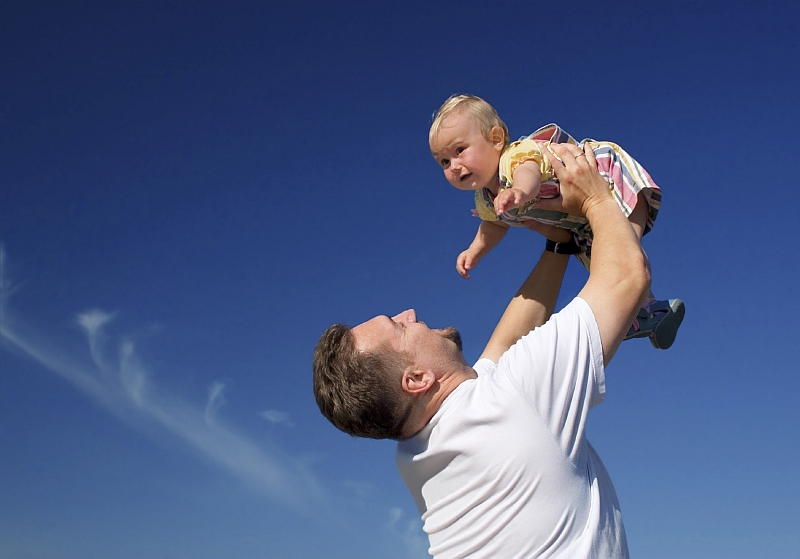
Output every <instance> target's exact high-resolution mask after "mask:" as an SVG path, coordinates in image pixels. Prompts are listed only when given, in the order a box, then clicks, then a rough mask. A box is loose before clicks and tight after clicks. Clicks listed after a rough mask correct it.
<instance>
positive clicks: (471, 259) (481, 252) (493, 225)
mask: <svg viewBox="0 0 800 559" xmlns="http://www.w3.org/2000/svg"><path fill="white" fill-rule="evenodd" d="M507 231H508V225H506V224H505V223H502V222H500V221H481V224H480V225H479V226H478V232H477V233H476V234H475V239H474V240H473V241H472V244H470V245H469V248H468V249H467V250H465V251H464V252H462V253H461V254H459V255H458V259H457V260H456V270H458V273H459V274H461V277H462V278H464V279H469V271H470V270H471V269H472V268H474V267H475V266H477V265H478V262H480V260H481V258H483V257H484V256H486V255H487V254H489V251H490V250H492V249H493V248H494V247H495V246H497V243H499V242H500V241H501V240H503V237H504V236H505V234H506V232H507Z"/></svg>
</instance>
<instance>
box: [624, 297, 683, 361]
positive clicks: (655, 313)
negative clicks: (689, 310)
mask: <svg viewBox="0 0 800 559" xmlns="http://www.w3.org/2000/svg"><path fill="white" fill-rule="evenodd" d="M684 313H685V309H684V306H683V301H681V300H680V299H669V300H668V301H658V300H656V299H648V300H647V301H645V303H644V305H642V308H641V309H639V314H638V315H636V318H635V319H634V321H633V324H632V325H631V327H630V330H628V333H627V334H626V335H625V339H626V340H630V339H631V338H644V337H648V338H650V343H651V344H653V347H655V348H656V349H669V347H670V346H671V345H672V343H673V342H674V341H675V336H676V335H677V334H678V328H679V327H680V325H681V322H683V315H684Z"/></svg>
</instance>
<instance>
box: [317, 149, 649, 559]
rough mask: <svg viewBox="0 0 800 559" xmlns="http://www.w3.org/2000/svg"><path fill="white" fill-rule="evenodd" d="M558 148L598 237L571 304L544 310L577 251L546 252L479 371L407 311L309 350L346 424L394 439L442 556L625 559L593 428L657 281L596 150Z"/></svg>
mask: <svg viewBox="0 0 800 559" xmlns="http://www.w3.org/2000/svg"><path fill="white" fill-rule="evenodd" d="M553 149H554V151H555V152H556V154H557V155H558V156H559V157H560V159H561V160H562V161H563V164H562V163H561V162H559V161H558V160H556V159H554V158H551V160H552V163H553V166H554V168H555V169H556V174H557V175H558V178H559V180H560V181H561V189H562V200H561V204H562V207H563V209H564V210H566V211H568V212H569V213H571V214H577V215H585V216H586V217H587V219H588V220H589V222H590V224H591V226H592V229H593V230H594V234H595V237H594V243H593V246H592V269H591V271H590V274H589V279H588V281H587V282H586V285H585V286H584V287H583V289H582V290H581V292H580V293H579V294H578V297H577V298H575V299H574V300H573V301H572V302H571V303H570V304H569V305H567V306H566V307H565V308H564V309H563V310H562V311H560V312H559V313H557V314H555V315H553V316H552V318H550V315H551V313H552V312H553V309H554V306H555V303H556V299H557V296H558V291H559V288H560V284H561V280H562V278H563V274H564V270H565V269H566V265H567V258H568V256H565V255H561V254H556V253H555V252H545V253H544V254H543V255H542V258H541V260H540V261H539V263H538V264H537V265H536V267H535V268H534V270H533V272H532V273H531V275H530V276H529V277H528V279H527V280H526V281H525V283H524V284H523V286H522V288H521V289H520V291H519V292H518V293H517V295H516V296H515V297H514V299H513V300H512V301H511V303H510V304H509V306H508V308H507V309H506V311H505V313H504V314H503V316H502V318H501V319H500V322H499V324H498V325H497V328H496V329H495V331H494V333H493V334H492V337H491V339H490V340H489V343H488V345H487V346H486V348H485V349H484V351H483V354H482V355H481V358H480V359H479V360H478V362H477V363H476V364H475V366H474V368H473V367H470V366H469V365H468V364H467V363H466V362H465V360H464V357H463V355H462V353H461V347H460V339H459V336H458V333H457V332H456V331H455V329H453V328H446V329H444V330H431V329H429V328H428V327H427V326H426V325H425V324H424V323H423V322H419V321H417V318H416V314H415V312H414V311H413V310H408V311H405V312H402V313H400V314H398V315H396V316H394V317H388V316H377V317H375V318H373V319H372V320H369V321H367V322H365V323H363V324H360V325H358V326H356V327H355V328H353V329H349V328H347V327H346V326H342V325H334V326H332V327H331V328H329V329H328V330H327V331H326V332H325V333H324V334H323V336H322V338H321V339H320V342H319V345H318V346H317V349H316V352H315V355H314V391H315V395H316V398H317V403H318V405H319V407H320V410H321V411H322V413H323V414H324V415H325V416H326V417H327V418H328V419H329V420H330V421H331V422H332V423H333V424H334V425H336V426H337V427H338V428H340V429H342V430H343V431H345V432H347V433H350V434H353V435H357V436H364V437H372V438H393V439H397V440H398V441H399V443H398V446H397V465H398V468H399V470H400V474H401V476H402V477H403V480H404V481H405V483H406V485H407V487H408V489H409V491H410V492H411V494H412V496H413V497H414V500H415V502H416V504H417V506H418V507H419V509H420V512H421V514H422V520H423V522H424V529H425V531H426V532H427V534H428V536H429V538H430V544H431V545H430V553H431V554H432V555H433V556H434V557H437V558H447V559H450V558H456V557H486V558H490V557H491V558H498V559H510V558H517V557H519V558H523V557H525V558H527V557H615V558H617V557H627V555H628V551H627V543H626V540H625V531H624V528H623V525H622V519H621V515H620V511H619V505H618V503H617V498H616V495H615V493H614V488H613V486H612V484H611V480H610V478H609V477H608V474H607V473H606V471H605V468H604V467H603V465H602V462H601V461H600V459H599V457H598V456H597V454H596V453H595V451H594V449H593V448H592V447H591V445H590V444H589V443H588V441H587V440H586V438H585V424H586V417H587V413H588V410H589V409H590V408H591V407H593V406H594V405H596V404H598V403H600V402H601V401H602V399H603V396H604V393H605V377H604V368H605V365H607V364H608V362H609V361H610V360H611V358H612V357H613V355H614V353H615V352H616V350H617V348H618V347H619V344H620V342H621V341H622V339H623V337H624V335H625V333H626V332H627V330H628V327H629V326H630V323H631V321H632V320H633V318H634V315H635V314H636V311H637V310H638V309H639V306H640V304H641V302H642V300H643V299H644V297H645V296H646V295H647V293H648V290H649V284H650V275H649V271H648V266H647V259H646V256H645V255H644V253H643V251H642V249H641V246H640V245H639V242H638V238H637V236H636V234H635V233H634V231H633V229H632V227H631V226H630V223H629V222H628V220H627V219H625V217H624V215H623V214H622V212H620V211H619V207H618V206H617V204H616V202H614V200H613V199H612V198H611V195H610V194H609V191H608V185H607V184H606V182H605V180H603V179H602V177H600V175H599V174H598V172H597V167H596V163H595V160H594V156H593V154H592V152H591V149H588V148H587V149H586V150H585V151H581V150H580V149H579V148H577V147H576V146H572V145H568V144H564V145H554V146H553ZM556 240H558V239H556ZM548 245H550V243H548ZM548 318H550V320H548ZM534 329H535V330H534Z"/></svg>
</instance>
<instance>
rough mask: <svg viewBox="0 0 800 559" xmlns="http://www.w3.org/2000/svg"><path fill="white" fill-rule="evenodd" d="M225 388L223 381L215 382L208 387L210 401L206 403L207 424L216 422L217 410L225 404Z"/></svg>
mask: <svg viewBox="0 0 800 559" xmlns="http://www.w3.org/2000/svg"><path fill="white" fill-rule="evenodd" d="M223 390H225V385H224V384H223V383H221V382H215V383H214V384H212V385H211V386H209V387H208V403H207V404H206V413H205V418H206V425H211V424H212V423H216V419H217V411H219V408H221V407H222V406H223V405H224V404H225V395H224V394H223V393H222V391H223Z"/></svg>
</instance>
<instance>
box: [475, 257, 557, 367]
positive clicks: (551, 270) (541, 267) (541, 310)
mask: <svg viewBox="0 0 800 559" xmlns="http://www.w3.org/2000/svg"><path fill="white" fill-rule="evenodd" d="M568 261H569V256H567V255H563V254H555V253H553V252H545V253H544V254H543V255H542V257H541V258H540V259H539V262H538V263H537V264H536V267H535V268H534V269H533V271H532V272H531V273H530V275H529V276H528V279H526V280H525V282H524V283H523V284H522V287H520V289H519V291H517V294H516V295H515V296H514V298H513V299H512V300H511V302H510V303H509V304H508V307H506V310H505V312H504V313H503V316H502V317H501V318H500V322H498V324H497V327H496V328H495V329H494V332H493V333H492V337H491V338H490V339H489V343H488V344H486V349H484V350H483V354H482V355H481V357H486V358H488V359H491V360H492V361H494V362H495V363H496V362H497V360H498V359H500V357H501V356H502V355H503V354H504V353H505V352H506V351H507V350H508V348H510V347H511V346H512V345H513V344H515V343H516V342H517V340H519V339H520V338H521V337H522V336H524V335H525V334H527V333H528V332H530V331H531V330H533V329H534V328H536V327H537V326H541V325H542V324H544V323H545V322H547V320H548V319H549V318H550V315H552V314H553V311H554V310H555V307H556V301H557V300H558V293H559V291H560V290H561V282H562V280H563V279H564V272H565V271H566V269H567V263H568Z"/></svg>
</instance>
